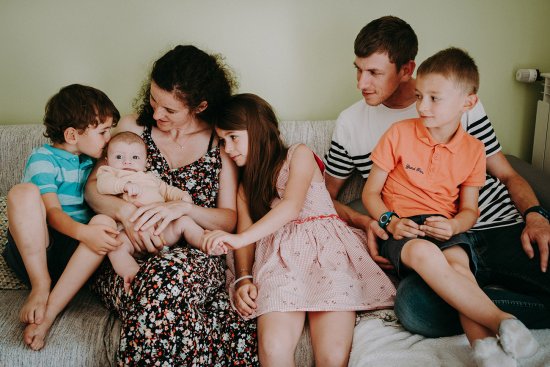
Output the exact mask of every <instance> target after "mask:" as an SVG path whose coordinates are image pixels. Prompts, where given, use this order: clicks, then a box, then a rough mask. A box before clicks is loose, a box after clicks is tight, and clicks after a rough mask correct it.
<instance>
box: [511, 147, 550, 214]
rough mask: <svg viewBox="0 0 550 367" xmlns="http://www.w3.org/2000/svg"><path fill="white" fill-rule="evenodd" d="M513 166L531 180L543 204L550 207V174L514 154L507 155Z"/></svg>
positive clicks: (528, 180) (530, 182)
mask: <svg viewBox="0 0 550 367" xmlns="http://www.w3.org/2000/svg"><path fill="white" fill-rule="evenodd" d="M506 158H507V159H508V161H509V162H510V164H511V165H512V167H513V168H514V169H515V170H516V171H517V173H519V174H520V175H521V176H522V177H523V178H525V179H526V180H527V182H529V184H530V185H531V187H532V188H533V190H534V191H535V194H536V195H537V198H538V199H539V201H540V203H541V205H542V206H543V207H545V208H550V176H549V175H547V174H545V173H544V172H541V171H540V170H538V169H536V168H535V167H533V166H532V165H531V164H529V163H527V162H525V161H524V160H522V159H519V158H518V157H516V156H513V155H506Z"/></svg>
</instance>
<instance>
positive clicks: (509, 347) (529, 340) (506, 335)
mask: <svg viewBox="0 0 550 367" xmlns="http://www.w3.org/2000/svg"><path fill="white" fill-rule="evenodd" d="M498 334H499V338H500V345H502V349H504V351H505V352H506V353H508V354H510V355H511V356H513V357H514V358H525V357H530V356H532V355H533V354H535V353H536V352H537V349H538V348H539V343H538V342H537V340H536V339H535V338H534V337H533V334H531V332H530V331H529V329H527V327H525V325H523V323H522V322H521V321H519V320H518V319H506V320H503V321H501V323H500V326H499V328H498Z"/></svg>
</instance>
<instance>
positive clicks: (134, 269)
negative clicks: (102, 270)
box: [120, 261, 139, 293]
mask: <svg viewBox="0 0 550 367" xmlns="http://www.w3.org/2000/svg"><path fill="white" fill-rule="evenodd" d="M138 271H139V265H138V263H137V262H135V261H134V263H130V264H127V265H126V269H124V272H122V273H120V276H121V277H122V279H124V291H125V292H126V293H128V292H129V291H130V286H131V285H132V282H133V281H134V278H135V277H136V274H137V273H138Z"/></svg>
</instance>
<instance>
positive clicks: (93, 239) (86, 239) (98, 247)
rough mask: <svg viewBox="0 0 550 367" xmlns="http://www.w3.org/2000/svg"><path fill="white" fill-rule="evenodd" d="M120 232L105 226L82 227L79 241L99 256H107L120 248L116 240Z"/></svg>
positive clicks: (88, 225) (90, 225)
mask: <svg viewBox="0 0 550 367" xmlns="http://www.w3.org/2000/svg"><path fill="white" fill-rule="evenodd" d="M118 234H119V232H118V231H117V230H116V229H115V228H112V227H110V226H108V225H105V224H86V225H85V226H84V227H82V230H81V231H80V234H79V236H78V237H79V240H80V241H81V242H82V243H83V244H85V245H86V246H87V247H88V248H89V249H90V250H92V251H93V252H95V253H96V254H98V255H106V254H107V253H109V252H111V251H113V250H115V249H116V248H117V247H118V246H120V244H121V242H120V241H119V240H117V239H116V236H117V235H118Z"/></svg>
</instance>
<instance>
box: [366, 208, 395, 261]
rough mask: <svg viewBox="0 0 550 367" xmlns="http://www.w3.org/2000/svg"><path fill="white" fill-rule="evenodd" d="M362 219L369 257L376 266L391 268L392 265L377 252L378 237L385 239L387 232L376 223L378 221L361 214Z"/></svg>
mask: <svg viewBox="0 0 550 367" xmlns="http://www.w3.org/2000/svg"><path fill="white" fill-rule="evenodd" d="M363 217H364V219H363V220H362V222H363V223H364V226H363V228H364V230H365V232H366V233H367V251H368V252H369V255H370V257H371V258H372V259H373V260H374V262H375V263H377V264H378V266H379V267H380V268H382V269H384V270H392V269H393V265H392V264H391V262H390V261H389V260H388V259H386V258H385V257H382V256H380V253H379V252H378V239H379V238H380V239H383V240H387V239H388V234H387V233H386V231H384V230H383V229H382V228H380V226H379V225H378V221H376V220H374V219H372V218H370V217H368V216H366V215H365V216H363Z"/></svg>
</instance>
